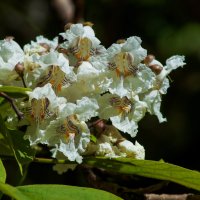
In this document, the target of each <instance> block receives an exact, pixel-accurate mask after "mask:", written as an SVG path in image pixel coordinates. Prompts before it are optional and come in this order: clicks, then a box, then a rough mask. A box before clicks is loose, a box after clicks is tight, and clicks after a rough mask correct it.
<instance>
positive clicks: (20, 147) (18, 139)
mask: <svg viewBox="0 0 200 200" xmlns="http://www.w3.org/2000/svg"><path fill="white" fill-rule="evenodd" d="M0 133H2V134H3V136H4V139H5V141H6V144H8V146H9V148H10V150H11V152H12V153H13V155H14V157H15V159H16V161H17V163H18V166H19V169H20V172H21V174H23V167H22V165H23V164H27V163H28V162H30V161H32V159H33V156H34V151H33V150H32V149H31V147H30V145H29V143H28V141H27V140H24V139H23V135H24V134H23V132H20V131H17V130H9V129H8V128H7V127H6V125H5V123H4V121H3V119H2V117H1V115H0Z"/></svg>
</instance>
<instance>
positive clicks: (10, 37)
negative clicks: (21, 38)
mask: <svg viewBox="0 0 200 200" xmlns="http://www.w3.org/2000/svg"><path fill="white" fill-rule="evenodd" d="M14 39H15V38H14V37H13V36H6V37H5V40H6V41H8V42H10V41H11V40H14Z"/></svg>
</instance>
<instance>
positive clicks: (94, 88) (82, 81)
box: [61, 61, 112, 102]
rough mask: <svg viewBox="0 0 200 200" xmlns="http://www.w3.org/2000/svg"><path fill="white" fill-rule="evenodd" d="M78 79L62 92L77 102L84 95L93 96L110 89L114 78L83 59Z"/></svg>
mask: <svg viewBox="0 0 200 200" xmlns="http://www.w3.org/2000/svg"><path fill="white" fill-rule="evenodd" d="M76 77H77V81H76V82H73V83H72V84H71V85H70V86H69V87H67V88H64V89H63V91H62V92H61V95H62V96H65V97H66V98H68V99H69V100H70V101H72V102H75V101H76V99H81V98H82V97H83V96H87V97H92V96H95V95H97V94H101V93H104V92H106V91H107V90H108V88H109V86H110V84H111V82H112V80H111V79H108V78H107V77H106V76H105V73H104V72H102V70H99V69H97V68H95V67H93V65H92V64H91V63H89V62H87V61H83V62H82V64H81V65H80V66H79V67H78V69H77V72H76Z"/></svg>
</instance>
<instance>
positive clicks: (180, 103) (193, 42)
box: [0, 0, 200, 170]
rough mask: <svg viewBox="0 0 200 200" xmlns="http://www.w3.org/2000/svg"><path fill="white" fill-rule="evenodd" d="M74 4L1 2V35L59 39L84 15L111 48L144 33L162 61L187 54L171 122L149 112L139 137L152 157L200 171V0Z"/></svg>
mask: <svg viewBox="0 0 200 200" xmlns="http://www.w3.org/2000/svg"><path fill="white" fill-rule="evenodd" d="M66 2H68V3H69V2H70V1H68V0H66ZM71 3H72V4H71V7H70V6H68V7H66V9H65V6H61V7H59V1H56V0H54V1H53V0H52V1H48V0H29V1H27V0H20V1H18V0H6V1H1V2H0V38H1V39H3V38H5V36H10V35H12V36H14V37H15V40H16V41H17V42H18V43H19V44H20V45H21V46H23V45H24V44H26V43H28V42H30V40H34V39H35V37H36V36H37V35H41V34H42V35H44V36H45V37H48V38H49V39H53V37H55V36H57V35H58V33H60V32H63V27H64V25H65V24H66V23H67V22H70V21H73V22H78V21H81V20H83V19H84V20H85V21H91V22H92V23H94V26H93V28H94V30H95V32H96V36H97V37H98V38H99V39H100V40H101V41H102V44H103V45H105V46H106V47H109V46H110V45H111V44H112V43H114V42H115V41H116V40H117V39H121V38H127V37H130V36H133V35H136V36H140V37H141V39H142V41H143V43H142V46H143V48H146V49H147V50H148V53H149V54H154V55H155V56H156V58H157V59H158V60H160V61H161V62H162V63H165V60H166V59H167V58H168V57H170V56H172V55H175V54H179V55H185V57H186V63H187V65H186V66H185V67H184V68H183V69H178V70H176V71H174V72H173V73H171V75H170V78H171V80H172V82H171V87H170V88H169V90H168V93H167V95H165V96H163V102H162V108H161V110H162V112H163V114H164V116H165V117H167V119H168V121H167V122H165V123H162V124H159V122H158V120H157V118H156V117H155V116H150V115H147V116H145V118H144V119H143V120H142V121H141V122H140V123H139V133H138V135H137V137H136V139H137V140H138V141H139V142H140V143H141V144H143V145H144V147H145V149H146V159H151V160H159V159H164V160H165V161H166V162H170V163H173V164H177V165H181V166H183V167H187V168H190V169H195V170H200V160H199V157H200V156H199V153H200V151H199V149H200V148H199V146H200V144H199V139H200V136H199V134H200V131H199V124H200V122H199V119H200V117H199V114H200V105H199V104H200V96H199V93H200V70H199V67H200V12H199V8H200V1H197V0H190V1H187V0H176V1H175V0H123V1H121V0H95V1H94V0H85V1H82V0H74V1H71ZM69 5H70V4H69ZM73 8H74V10H73ZM61 9H62V10H61ZM67 9H68V11H67ZM65 11H66V13H67V14H66V13H65Z"/></svg>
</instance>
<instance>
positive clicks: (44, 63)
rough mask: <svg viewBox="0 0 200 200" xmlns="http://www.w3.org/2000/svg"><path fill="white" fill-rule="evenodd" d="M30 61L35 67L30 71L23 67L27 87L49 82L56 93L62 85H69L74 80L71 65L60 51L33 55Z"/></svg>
mask: <svg viewBox="0 0 200 200" xmlns="http://www.w3.org/2000/svg"><path fill="white" fill-rule="evenodd" d="M32 63H34V64H35V65H37V67H36V68H35V69H32V70H31V72H30V71H29V70H26V68H25V80H26V82H27V83H28V85H29V87H34V86H35V85H36V86H44V85H45V84H47V83H50V84H51V85H52V88H53V89H54V91H55V93H56V94H57V93H58V92H60V91H61V89H62V87H63V86H69V85H70V84H71V82H73V81H75V80H76V76H75V74H74V72H73V67H70V66H69V61H68V59H67V58H65V57H64V56H63V54H61V53H58V52H50V53H48V54H45V55H42V56H40V55H34V56H33V57H32ZM26 64H27V65H28V64H29V63H26Z"/></svg>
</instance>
